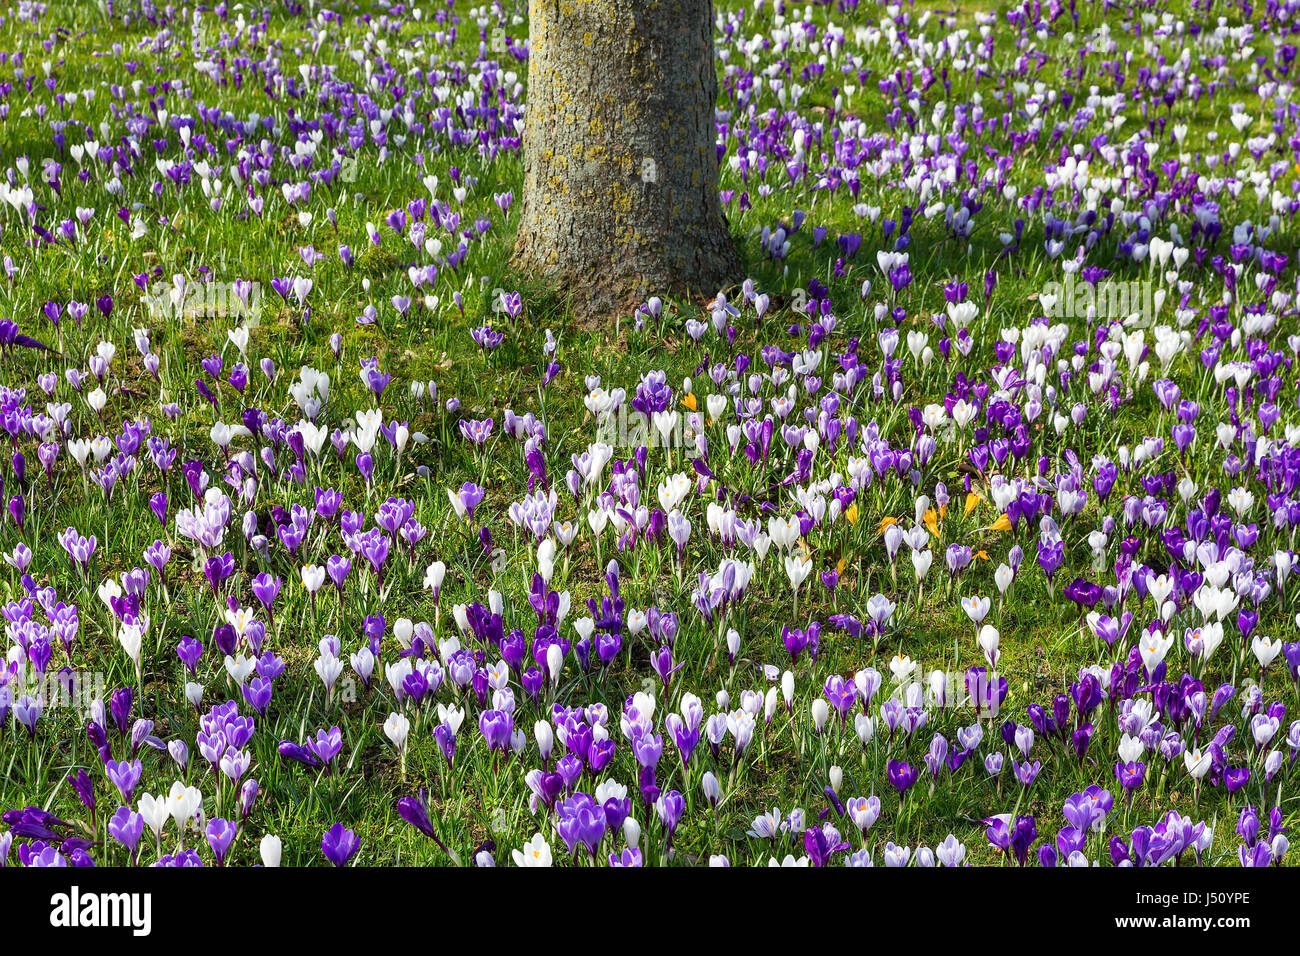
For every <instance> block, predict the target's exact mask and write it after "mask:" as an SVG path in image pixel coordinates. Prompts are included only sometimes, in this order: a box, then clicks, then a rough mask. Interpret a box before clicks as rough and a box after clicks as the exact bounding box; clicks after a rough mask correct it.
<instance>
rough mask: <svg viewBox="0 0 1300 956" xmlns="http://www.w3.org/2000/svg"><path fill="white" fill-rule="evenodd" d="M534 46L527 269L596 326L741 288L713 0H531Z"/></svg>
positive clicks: (525, 216) (522, 237)
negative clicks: (722, 188)
mask: <svg viewBox="0 0 1300 956" xmlns="http://www.w3.org/2000/svg"><path fill="white" fill-rule="evenodd" d="M529 35H530V39H531V43H530V51H529V58H528V97H527V107H526V114H525V121H524V137H523V140H524V187H523V196H522V209H523V211H522V214H521V218H520V223H519V233H518V237H517V239H516V242H515V257H514V265H515V267H516V268H517V269H518V270H520V271H521V272H524V273H527V274H533V275H538V276H541V277H543V278H545V279H546V280H547V281H548V282H549V283H550V284H551V285H553V286H555V287H558V288H559V289H560V290H561V291H564V292H568V293H570V305H571V307H572V308H573V309H574V311H575V313H576V314H577V315H578V317H579V318H580V319H581V320H584V321H587V322H591V321H593V320H600V319H606V318H609V317H610V316H611V315H613V314H614V313H618V312H621V313H622V314H627V312H628V311H629V310H630V309H631V308H633V307H634V306H635V305H636V304H638V303H640V302H643V301H645V299H646V298H648V297H649V296H651V295H656V294H658V295H666V294H674V295H693V296H701V295H702V296H710V297H711V296H712V295H713V294H714V293H716V292H718V291H719V290H720V289H723V288H726V287H727V286H729V285H731V284H732V283H733V282H735V281H736V280H737V279H738V278H739V273H740V260H739V258H738V256H737V255H736V250H735V245H734V243H733V242H732V239H731V234H730V232H729V230H728V227H727V221H726V219H725V217H724V216H723V215H722V207H721V203H720V201H719V198H718V151H717V128H716V126H715V123H714V108H715V104H716V102H717V97H718V80H717V74H716V73H715V71H714V64H713V3H712V0H531V3H530V4H529Z"/></svg>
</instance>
